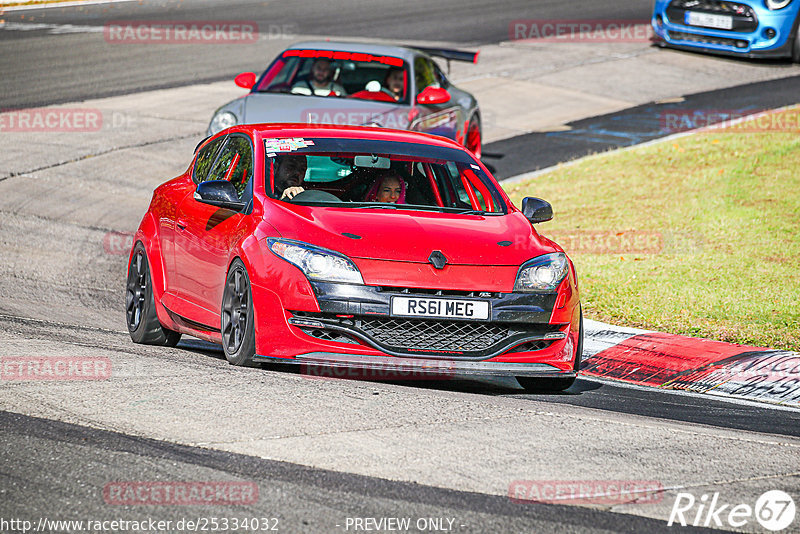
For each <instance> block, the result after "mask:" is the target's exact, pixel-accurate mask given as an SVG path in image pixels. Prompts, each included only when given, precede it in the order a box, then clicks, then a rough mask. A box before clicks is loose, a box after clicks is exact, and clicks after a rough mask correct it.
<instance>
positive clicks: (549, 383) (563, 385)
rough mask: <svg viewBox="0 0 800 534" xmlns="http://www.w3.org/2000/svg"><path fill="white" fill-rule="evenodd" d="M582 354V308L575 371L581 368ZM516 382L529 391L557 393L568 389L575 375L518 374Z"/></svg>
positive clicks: (573, 381)
mask: <svg viewBox="0 0 800 534" xmlns="http://www.w3.org/2000/svg"><path fill="white" fill-rule="evenodd" d="M582 355H583V310H581V319H580V327H579V329H578V348H577V350H576V351H575V365H574V366H573V369H574V370H575V372H576V373H577V372H578V371H579V370H580V368H581V356H582ZM517 382H519V385H520V386H522V387H523V388H525V391H528V392H530V393H558V392H561V391H564V390H566V389H569V388H570V387H571V386H572V384H574V383H575V377H570V378H531V377H528V376H518V377H517Z"/></svg>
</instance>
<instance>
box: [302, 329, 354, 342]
mask: <svg viewBox="0 0 800 534" xmlns="http://www.w3.org/2000/svg"><path fill="white" fill-rule="evenodd" d="M303 332H305V333H306V334H308V335H309V336H311V337H315V338H317V339H321V340H323V341H336V342H337V343H351V344H353V345H360V343H359V342H358V341H356V340H355V339H353V338H352V337H350V336H348V335H347V334H343V333H341V332H337V331H335V330H324V329H322V328H303Z"/></svg>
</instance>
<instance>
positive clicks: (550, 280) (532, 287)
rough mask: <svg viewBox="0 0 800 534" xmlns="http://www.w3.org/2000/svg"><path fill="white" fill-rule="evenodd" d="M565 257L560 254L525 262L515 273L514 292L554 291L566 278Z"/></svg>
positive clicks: (566, 266)
mask: <svg viewBox="0 0 800 534" xmlns="http://www.w3.org/2000/svg"><path fill="white" fill-rule="evenodd" d="M568 265H569V264H568V262H567V256H566V255H564V254H563V253H561V252H555V253H553V254H545V255H544V256H539V257H538V258H533V259H532V260H529V261H526V262H525V263H523V264H522V267H520V270H519V273H517V282H516V283H515V284H514V291H555V289H556V288H557V287H558V284H560V283H561V281H562V280H563V279H564V277H566V276H567V270H568V269H569V267H568Z"/></svg>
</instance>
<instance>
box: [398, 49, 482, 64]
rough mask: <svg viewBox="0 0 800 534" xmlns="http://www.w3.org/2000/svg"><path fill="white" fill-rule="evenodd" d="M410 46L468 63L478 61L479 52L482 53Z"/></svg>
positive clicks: (444, 57) (447, 58) (434, 54)
mask: <svg viewBox="0 0 800 534" xmlns="http://www.w3.org/2000/svg"><path fill="white" fill-rule="evenodd" d="M409 48H414V49H415V50H419V51H420V52H425V53H426V54H428V55H430V56H435V57H440V58H443V59H446V60H448V61H450V60H451V59H452V60H453V61H466V62H467V63H477V62H478V54H480V53H481V52H480V50H478V51H477V52H467V51H465V50H453V49H450V48H427V47H422V46H411V47H409Z"/></svg>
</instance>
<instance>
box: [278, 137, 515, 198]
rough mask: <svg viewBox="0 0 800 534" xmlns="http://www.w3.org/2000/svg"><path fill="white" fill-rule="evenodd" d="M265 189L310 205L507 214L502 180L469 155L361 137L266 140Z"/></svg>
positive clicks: (443, 149) (439, 148)
mask: <svg viewBox="0 0 800 534" xmlns="http://www.w3.org/2000/svg"><path fill="white" fill-rule="evenodd" d="M264 149H265V151H266V156H267V160H266V161H267V165H266V166H265V170H266V176H265V188H266V190H267V191H268V192H270V193H271V195H272V196H273V197H274V198H278V199H280V200H283V201H285V202H291V203H295V204H303V205H332V206H336V207H352V208H371V209H387V210H398V209H402V210H428V211H431V210H432V211H444V212H457V213H481V214H491V213H495V214H504V213H507V206H506V205H505V202H504V201H503V197H502V196H501V195H500V193H499V191H498V189H497V186H496V185H495V184H494V182H493V181H492V180H491V179H490V178H489V177H488V176H487V175H486V174H485V173H484V172H483V170H482V169H481V167H480V166H479V165H478V164H477V163H476V162H475V160H474V159H472V158H471V157H470V156H469V155H468V154H467V153H465V152H463V151H461V150H457V149H451V148H442V147H432V146H428V145H417V144H411V143H395V142H390V141H367V140H360V139H332V138H313V139H302V138H291V139H285V138H281V139H265V141H264Z"/></svg>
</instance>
